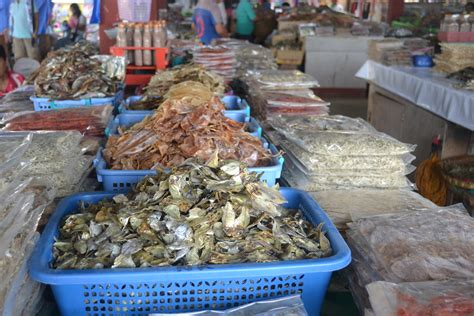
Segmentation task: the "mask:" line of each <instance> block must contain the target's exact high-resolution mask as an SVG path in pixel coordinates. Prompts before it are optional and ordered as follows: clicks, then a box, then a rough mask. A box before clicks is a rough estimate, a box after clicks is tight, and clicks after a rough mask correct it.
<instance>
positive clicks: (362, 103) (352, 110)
mask: <svg viewBox="0 0 474 316" xmlns="http://www.w3.org/2000/svg"><path fill="white" fill-rule="evenodd" d="M324 100H326V101H328V102H331V105H330V107H329V113H330V114H332V115H337V114H339V115H345V116H349V117H354V118H356V117H360V118H363V119H364V120H366V119H367V99H366V98H341V97H336V98H335V97H326V98H324Z"/></svg>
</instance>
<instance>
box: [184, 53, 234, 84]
mask: <svg viewBox="0 0 474 316" xmlns="http://www.w3.org/2000/svg"><path fill="white" fill-rule="evenodd" d="M193 62H194V63H196V64H200V65H203V66H204V67H205V68H206V69H207V70H210V71H212V72H214V73H216V74H217V75H219V76H221V77H223V78H224V80H226V81H227V82H230V81H231V80H232V79H233V78H234V76H235V66H236V63H237V60H236V59H235V53H234V51H233V50H232V49H229V48H227V47H223V46H213V47H210V46H203V47H198V48H196V49H194V51H193Z"/></svg>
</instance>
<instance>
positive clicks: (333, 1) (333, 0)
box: [330, 0, 344, 12]
mask: <svg viewBox="0 0 474 316" xmlns="http://www.w3.org/2000/svg"><path fill="white" fill-rule="evenodd" d="M330 8H331V10H333V11H336V12H344V8H343V6H342V5H340V4H339V3H337V0H331V6H330Z"/></svg>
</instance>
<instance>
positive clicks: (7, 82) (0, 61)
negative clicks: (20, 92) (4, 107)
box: [0, 45, 25, 98]
mask: <svg viewBox="0 0 474 316" xmlns="http://www.w3.org/2000/svg"><path fill="white" fill-rule="evenodd" d="M23 81H25V78H24V77H23V76H22V75H20V74H16V73H13V72H11V71H10V70H9V69H8V62H7V54H6V52H5V48H3V46H2V45H0V98H1V97H3V96H4V95H5V94H7V93H8V92H12V91H13V90H15V89H16V88H18V87H19V86H21V85H22V84H23Z"/></svg>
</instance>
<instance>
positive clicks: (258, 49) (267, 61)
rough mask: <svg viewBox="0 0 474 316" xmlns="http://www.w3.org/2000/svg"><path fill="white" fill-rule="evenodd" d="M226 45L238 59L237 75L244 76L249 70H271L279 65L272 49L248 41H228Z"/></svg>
mask: <svg viewBox="0 0 474 316" xmlns="http://www.w3.org/2000/svg"><path fill="white" fill-rule="evenodd" d="M224 46H225V47H229V48H231V49H232V50H233V51H234V53H235V58H236V60H237V64H236V71H237V74H236V76H237V77H242V76H244V75H245V73H246V72H247V71H248V70H270V69H277V68H278V66H277V64H276V62H275V58H273V53H272V51H271V50H270V49H268V48H265V47H263V46H261V45H255V44H252V43H249V42H247V41H232V42H230V41H227V43H226V44H224Z"/></svg>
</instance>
